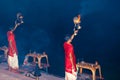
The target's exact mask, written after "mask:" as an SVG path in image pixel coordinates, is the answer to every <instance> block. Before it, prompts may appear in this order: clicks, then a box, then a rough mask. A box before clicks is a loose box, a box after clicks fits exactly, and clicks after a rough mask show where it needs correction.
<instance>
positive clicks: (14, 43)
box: [7, 31, 18, 56]
mask: <svg viewBox="0 0 120 80" xmlns="http://www.w3.org/2000/svg"><path fill="white" fill-rule="evenodd" d="M7 37H8V44H9V45H8V50H9V52H8V55H10V56H13V54H14V53H15V52H16V54H17V53H18V52H17V48H16V42H15V36H14V34H13V32H12V31H8V32H7ZM10 41H11V46H12V47H11V46H10ZM13 51H15V52H13Z"/></svg>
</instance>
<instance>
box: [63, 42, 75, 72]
mask: <svg viewBox="0 0 120 80" xmlns="http://www.w3.org/2000/svg"><path fill="white" fill-rule="evenodd" d="M64 51H65V71H66V72H69V73H72V63H71V60H70V53H71V55H72V58H73V65H74V68H75V72H76V71H77V69H76V57H75V54H74V48H73V45H72V44H71V43H67V42H65V43H64Z"/></svg>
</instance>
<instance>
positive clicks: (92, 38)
mask: <svg viewBox="0 0 120 80" xmlns="http://www.w3.org/2000/svg"><path fill="white" fill-rule="evenodd" d="M119 3H120V1H118V0H0V46H3V45H8V43H7V36H6V33H7V31H8V30H9V29H10V28H11V27H13V26H14V21H15V19H16V14H17V13H18V12H21V13H22V14H23V16H24V24H22V25H20V26H19V27H18V28H17V29H16V31H15V35H16V43H17V48H18V52H19V62H20V63H21V64H22V62H23V59H24V56H25V55H26V54H27V53H28V52H29V50H31V51H32V52H33V51H36V52H38V53H42V52H43V51H45V52H46V53H47V54H48V56H49V61H50V68H49V73H51V74H54V75H57V76H62V77H64V50H63V42H64V36H65V35H66V34H72V33H73V26H74V24H73V21H72V19H73V17H74V16H76V15H77V14H80V15H81V20H82V22H81V26H82V29H81V30H80V31H79V33H78V35H77V36H76V37H75V39H74V40H73V44H74V47H75V54H76V57H77V60H78V59H79V60H84V61H87V62H90V63H94V62H95V61H98V62H99V64H100V65H101V68H102V74H103V77H104V78H105V80H118V79H119V73H120V69H119V68H120V66H119V65H120V62H119V60H120V59H119V58H120V54H119V53H120V36H119V35H120V16H119V15H120V9H119V8H120V6H119ZM1 53H2V52H1Z"/></svg>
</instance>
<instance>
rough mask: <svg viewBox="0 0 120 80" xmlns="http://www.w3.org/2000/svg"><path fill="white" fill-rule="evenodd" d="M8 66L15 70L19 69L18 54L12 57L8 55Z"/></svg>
mask: <svg viewBox="0 0 120 80" xmlns="http://www.w3.org/2000/svg"><path fill="white" fill-rule="evenodd" d="M8 64H9V66H10V67H11V68H13V69H18V68H19V66H18V56H17V55H16V53H15V54H14V55H13V57H12V56H9V55H8Z"/></svg>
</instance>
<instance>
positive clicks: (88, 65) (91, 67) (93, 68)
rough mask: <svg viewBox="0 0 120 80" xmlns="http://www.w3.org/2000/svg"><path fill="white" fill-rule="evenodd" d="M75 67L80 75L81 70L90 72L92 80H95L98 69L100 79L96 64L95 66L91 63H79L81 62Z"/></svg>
mask: <svg viewBox="0 0 120 80" xmlns="http://www.w3.org/2000/svg"><path fill="white" fill-rule="evenodd" d="M76 66H77V68H80V73H82V70H83V68H84V69H88V70H91V72H92V80H96V70H97V69H98V70H99V75H100V79H102V74H101V67H100V65H99V64H98V63H97V62H96V63H95V64H91V63H87V62H84V61H81V62H79V63H77V65H76Z"/></svg>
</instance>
